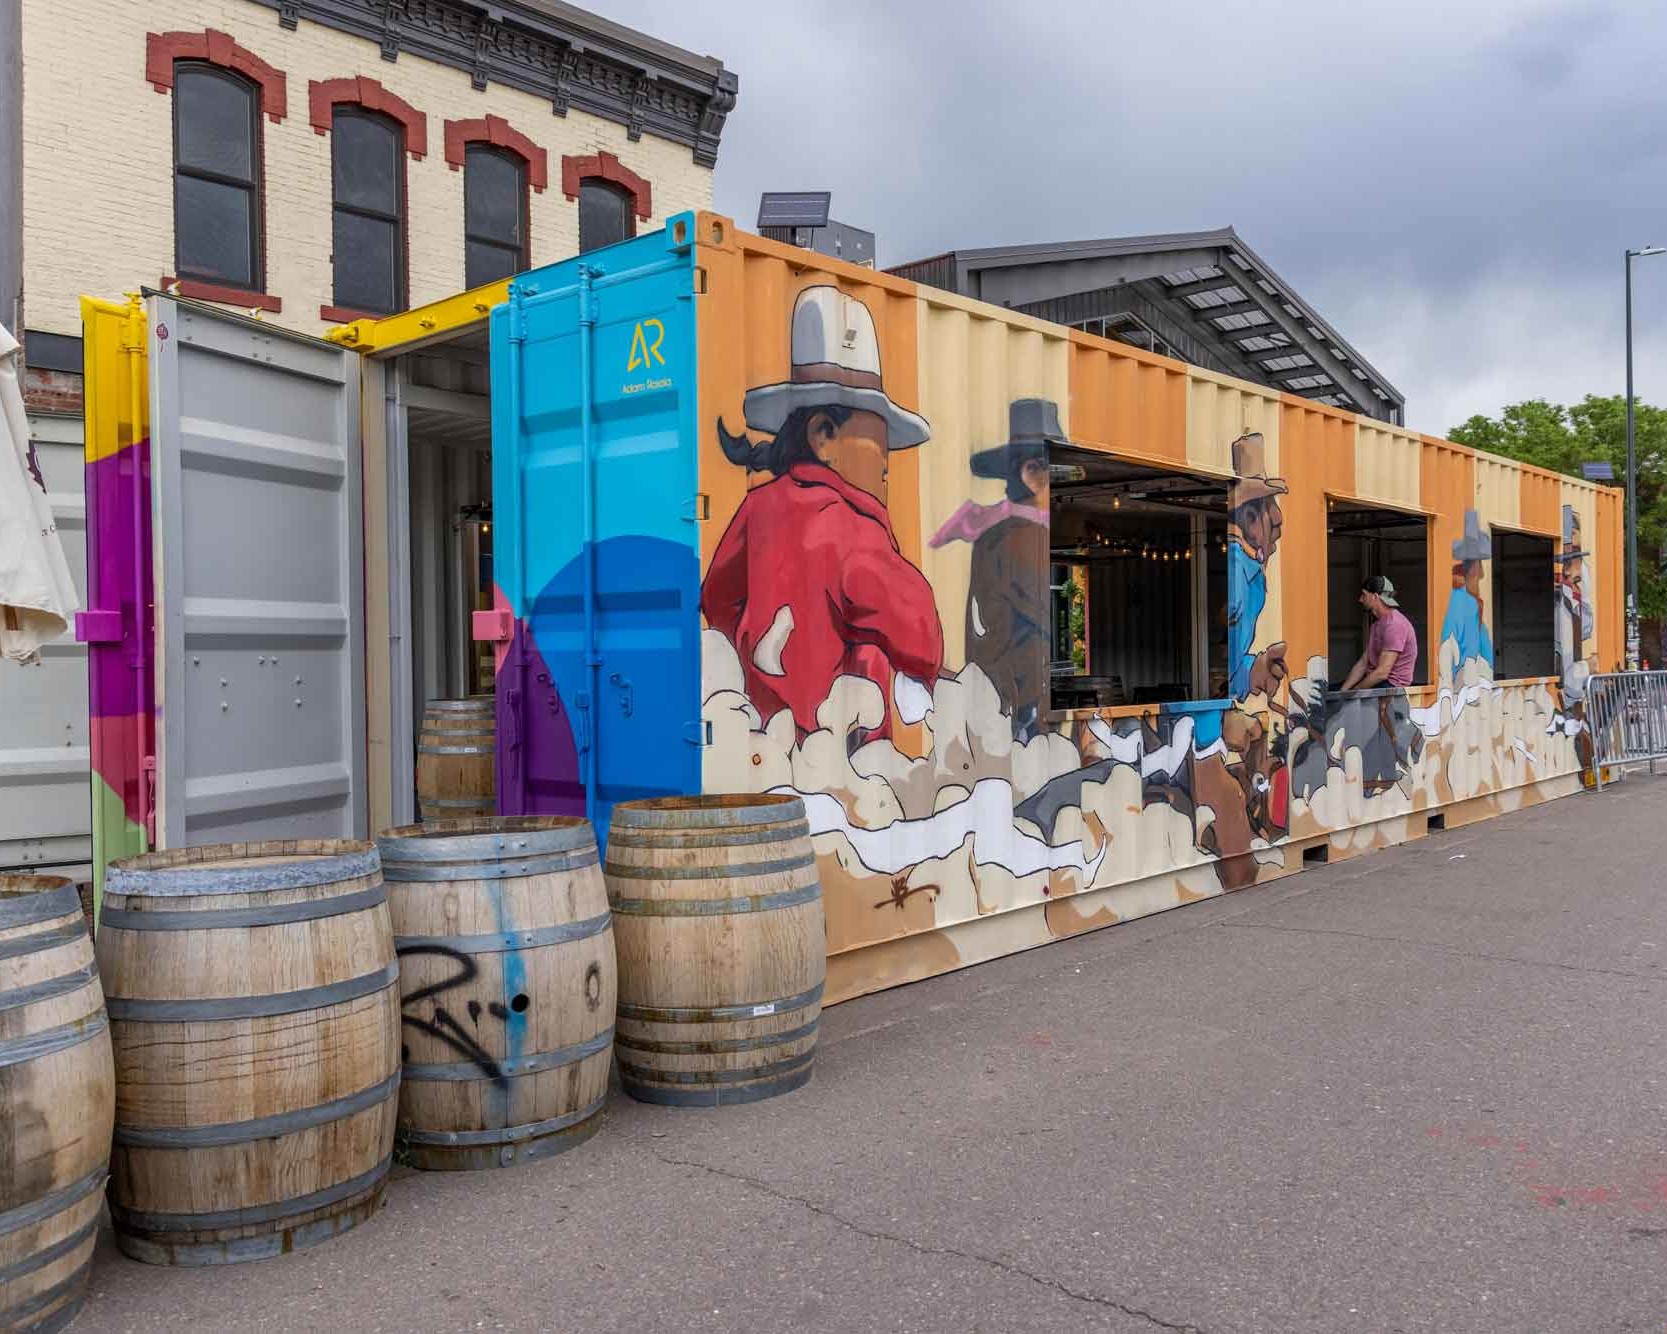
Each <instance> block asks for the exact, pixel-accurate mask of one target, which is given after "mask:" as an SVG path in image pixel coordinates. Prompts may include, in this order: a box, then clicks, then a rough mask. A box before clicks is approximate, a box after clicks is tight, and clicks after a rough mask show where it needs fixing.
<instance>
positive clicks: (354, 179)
mask: <svg viewBox="0 0 1667 1334" xmlns="http://www.w3.org/2000/svg"><path fill="white" fill-rule="evenodd" d="M403 137H404V136H403V134H402V132H401V130H400V128H399V126H397V125H395V124H394V122H393V121H391V120H384V119H383V118H382V117H381V116H375V115H366V114H364V113H363V112H357V111H351V110H348V109H346V108H342V107H338V108H337V109H336V116H335V127H334V129H333V130H332V131H331V151H330V157H331V164H332V171H333V175H334V181H335V191H336V203H338V204H348V205H351V206H352V207H354V208H362V209H369V210H371V211H372V212H376V213H384V214H387V215H388V216H390V217H392V216H394V215H395V214H397V213H398V212H399V195H400V171H399V168H400V163H399V155H400V152H401V150H402V148H403V145H402V143H401V142H400V141H401V139H402V138H403Z"/></svg>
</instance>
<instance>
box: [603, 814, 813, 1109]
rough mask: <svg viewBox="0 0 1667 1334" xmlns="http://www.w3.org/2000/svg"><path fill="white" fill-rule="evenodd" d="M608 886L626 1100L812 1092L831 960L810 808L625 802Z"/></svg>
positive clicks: (744, 1098) (710, 1102) (700, 1101)
mask: <svg viewBox="0 0 1667 1334" xmlns="http://www.w3.org/2000/svg"><path fill="white" fill-rule="evenodd" d="M606 876H607V882H608V902H609V906H610V907H611V908H612V909H613V913H614V933H615V942H616V947H617V949H618V951H619V1020H618V1031H617V1034H616V1037H615V1044H616V1046H617V1048H618V1052H619V1075H620V1082H621V1084H623V1085H624V1088H625V1091H626V1092H627V1093H629V1094H630V1095H631V1096H632V1097H634V1098H638V1099H641V1100H642V1101H644V1102H658V1103H670V1104H674V1105H678V1106H694V1107H712V1106H718V1105H720V1104H724V1103H733V1102H753V1101H756V1100H758V1099H760V1098H770V1097H774V1096H775V1095H776V1094H778V1093H786V1092H788V1091H789V1090H791V1089H796V1088H798V1087H799V1086H800V1085H802V1084H804V1083H805V1082H807V1081H808V1080H809V1079H810V1074H811V1062H812V1060H813V1059H814V1057H815V1054H816V1032H817V1028H818V1026H819V1024H820V1022H821V1014H822V982H823V977H824V974H825V972H826V966H827V959H826V944H825V932H824V928H823V922H822V890H821V886H820V884H819V883H818V881H817V878H816V856H815V854H814V853H813V852H812V850H811V846H810V827H809V825H808V824H807V822H806V820H805V806H804V802H803V801H801V800H800V799H799V798H797V797H790V796H788V797H777V796H763V795H752V796H732V797H726V796H711V797H671V798H664V799H660V800H654V801H630V802H622V803H621V804H620V805H618V806H615V807H614V809H613V826H612V829H611V831H610V833H609V835H608V861H607V867H606Z"/></svg>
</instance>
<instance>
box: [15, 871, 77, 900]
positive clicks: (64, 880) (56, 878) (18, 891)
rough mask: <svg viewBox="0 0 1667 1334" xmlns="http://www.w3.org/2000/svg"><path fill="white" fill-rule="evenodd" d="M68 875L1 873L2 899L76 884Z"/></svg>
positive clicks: (40, 892)
mask: <svg viewBox="0 0 1667 1334" xmlns="http://www.w3.org/2000/svg"><path fill="white" fill-rule="evenodd" d="M74 884H75V881H73V880H71V879H70V878H69V877H68V876H66V875H27V874H19V875H0V899H15V898H21V897H22V896H23V895H25V894H42V893H45V892H46V891H47V890H51V889H62V888H63V887H64V886H65V885H70V886H74Z"/></svg>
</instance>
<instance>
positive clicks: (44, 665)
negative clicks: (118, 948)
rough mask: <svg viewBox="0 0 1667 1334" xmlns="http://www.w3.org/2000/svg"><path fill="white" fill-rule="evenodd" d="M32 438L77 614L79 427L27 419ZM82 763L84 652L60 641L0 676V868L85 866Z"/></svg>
mask: <svg viewBox="0 0 1667 1334" xmlns="http://www.w3.org/2000/svg"><path fill="white" fill-rule="evenodd" d="M29 437H30V439H31V441H32V442H33V443H34V446H35V458H36V460H37V461H38V462H39V464H40V470H41V476H42V477H43V478H44V479H45V481H46V494H47V497H48V499H49V500H50V501H51V504H52V518H53V520H54V521H55V522H56V523H57V525H58V537H59V539H60V540H61V541H62V542H63V545H64V557H65V559H67V560H68V561H69V568H70V574H71V575H72V576H73V577H74V579H75V591H76V592H77V593H78V594H79V595H80V598H81V602H82V605H83V606H84V605H86V600H87V506H86V501H85V499H84V496H83V491H84V485H83V481H82V443H81V442H82V432H81V419H80V418H79V417H46V416H40V415H36V414H33V413H31V414H30V416H29ZM87 755H88V751H87V646H86V645H85V644H78V643H76V641H75V636H74V635H72V634H69V633H65V634H62V635H60V636H59V637H58V638H57V639H54V640H53V641H52V642H51V643H48V644H43V645H42V646H41V660H40V661H39V662H38V663H36V664H35V665H34V666H33V667H11V666H10V665H9V664H8V667H7V668H0V870H6V869H8V868H30V867H40V866H57V865H73V864H76V863H81V862H87V861H91V860H92V855H93V836H92V813H91V806H90V803H89V801H88V797H87V791H88V789H87Z"/></svg>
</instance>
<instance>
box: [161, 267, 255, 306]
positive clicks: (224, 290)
mask: <svg viewBox="0 0 1667 1334" xmlns="http://www.w3.org/2000/svg"><path fill="white" fill-rule="evenodd" d="M161 287H162V290H163V291H164V292H166V293H168V295H169V296H184V297H190V298H191V299H192V300H194V301H214V302H218V303H219V304H220V305H224V306H241V307H243V309H244V310H264V311H266V312H268V313H269V314H272V315H279V314H282V313H283V309H284V303H283V300H282V298H280V297H275V296H268V295H267V294H266V293H265V292H249V291H245V290H244V289H243V288H241V287H222V286H221V285H220V284H219V283H203V282H198V281H197V280H196V279H195V278H175V277H173V276H171V275H170V274H166V273H165V274H163V275H162V283H161Z"/></svg>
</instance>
